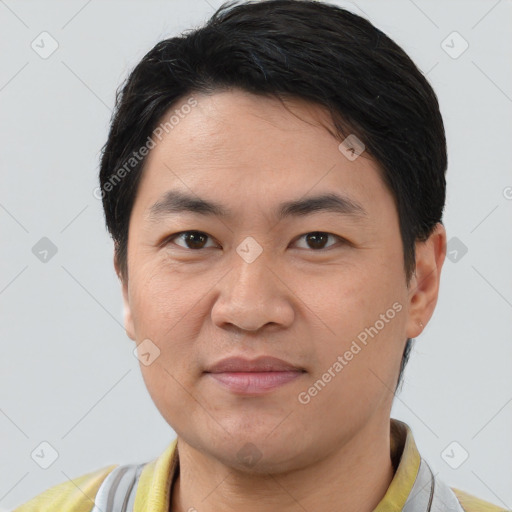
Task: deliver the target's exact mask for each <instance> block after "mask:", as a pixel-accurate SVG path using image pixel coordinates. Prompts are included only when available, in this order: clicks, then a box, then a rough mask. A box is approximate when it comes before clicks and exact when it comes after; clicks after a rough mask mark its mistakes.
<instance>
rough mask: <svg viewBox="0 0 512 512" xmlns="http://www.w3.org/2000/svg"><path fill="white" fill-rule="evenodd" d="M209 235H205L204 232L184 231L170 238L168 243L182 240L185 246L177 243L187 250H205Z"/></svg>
mask: <svg viewBox="0 0 512 512" xmlns="http://www.w3.org/2000/svg"><path fill="white" fill-rule="evenodd" d="M208 238H210V237H209V235H207V234H206V233H203V232H202V231H183V232H181V233H176V234H175V235H173V236H172V237H170V238H169V239H168V240H167V242H166V243H170V242H172V241H173V240H175V239H178V240H181V241H182V242H183V243H184V244H185V246H183V245H180V244H178V243H176V245H179V246H180V247H184V248H185V249H195V250H197V249H204V248H205V247H206V246H205V243H206V241H207V240H208Z"/></svg>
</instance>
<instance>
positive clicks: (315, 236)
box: [298, 231, 346, 250]
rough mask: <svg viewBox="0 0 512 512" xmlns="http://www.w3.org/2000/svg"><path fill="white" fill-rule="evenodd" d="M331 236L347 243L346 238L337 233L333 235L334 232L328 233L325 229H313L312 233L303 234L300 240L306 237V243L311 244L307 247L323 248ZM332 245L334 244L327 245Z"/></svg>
mask: <svg viewBox="0 0 512 512" xmlns="http://www.w3.org/2000/svg"><path fill="white" fill-rule="evenodd" d="M329 237H332V238H334V239H336V240H339V241H341V242H342V243H346V240H344V239H343V238H341V237H339V236H337V235H333V234H332V233H326V232H324V231H312V232H311V233H305V234H304V235H301V236H300V237H299V238H298V240H301V239H303V238H304V239H305V242H306V244H309V247H305V248H306V249H308V248H312V249H315V250H322V249H325V248H326V246H325V244H326V242H327V240H328V239H329ZM332 245H334V244H330V245H329V246H327V247H331V246H332Z"/></svg>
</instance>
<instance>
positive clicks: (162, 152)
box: [17, 0, 502, 512]
mask: <svg viewBox="0 0 512 512" xmlns="http://www.w3.org/2000/svg"><path fill="white" fill-rule="evenodd" d="M446 165H447V158H446V141H445V134H444V127H443V122H442V118H441V115H440V112H439V105H438V102H437V98H436V95H435V93H434V92H433V90H432V88H431V87H430V85H429V84H428V82H427V81H426V80H425V78H424V77H423V75H422V74H421V72H420V71H419V70H418V69H417V68H416V66H415V65H414V63H413V62H412V61H411V60H410V59H409V57H408V56H407V55H406V54H405V53H404V52H403V50H402V49H401V48H399V47H398V46H397V45H396V44H395V43H394V42H393V41H391V40H390V39H389V38H388V37H387V36H386V35H384V34H383V33H382V32H380V31H379V30H378V29H376V28H375V27H374V26H373V25H371V24H370V23H369V22H368V21H367V20H365V19H363V18H361V17H358V16H356V15H354V14H352V13H350V12H348V11H346V10H343V9H341V8H338V7H335V6H333V5H329V4H324V3H320V2H311V1H302V0H269V1H264V2H257V3H243V4H239V5H238V4H233V5H227V6H223V7H222V8H221V9H219V11H217V13H216V14H215V15H214V16H213V17H212V19H211V20H209V22H208V23H207V24H206V25H205V26H204V27H202V28H200V29H198V30H195V31H193V32H190V33H188V34H187V35H184V36H181V37H175V38H172V39H169V40H165V41H161V42H160V43H158V44H157V45H156V46H155V47H154V48H153V49H152V50H151V51H150V52H149V53H148V54H147V55H146V56H145V57H144V58H143V59H142V61H141V62H140V63H139V64H138V66H137V67H136V68H135V69H134V71H133V72H132V73H131V75H130V76H129V78H128V80H127V82H126V83H125V84H124V87H123V90H122V94H120V95H119V96H118V99H117V105H116V113H115V116H114V119H113V122H112V126H111V130H110V134H109V138H108V141H107V143H106V145H105V147H104V148H103V155H102V160H101V169H100V187H99V189H98V191H97V192H98V194H100V195H101V197H102V198H103V206H104V209H105V215H106V222H107V227H108V229H109V231H110V233H111V234H112V236H113V239H114V242H115V258H114V264H115V268H116V271H117V274H118V276H119V278H120V280H121V284H122V292H123V298H124V304H125V326H126V332H127V334H128V336H129V337H130V338H131V339H132V340H134V341H135V342H136V343H137V346H138V353H139V358H140V360H141V363H142V364H141V371H142V374H143V377H144V381H145V383H146V386H147V388H148V390H149V392H150V395H151V397H152V399H153V400H154V402H155V405H156V406H157V408H158V409H159V411H160V412H161V414H162V416H163V417H164V418H165V420H166V421H167V422H168V423H169V425H170V426H171V427H172V429H173V430H174V431H175V432H176V434H177V439H176V440H175V441H173V442H172V443H171V444H170V445H169V446H168V448H167V449H166V451H165V452H164V453H163V454H162V455H161V456H160V457H159V458H158V459H156V460H154V461H151V462H149V463H147V464H138V465H137V464H132V465H126V466H117V465H112V466H109V467H107V468H102V469H100V470H98V471H96V472H93V473H89V474H87V475H83V476H82V477H80V478H78V479H76V480H74V481H73V482H66V483H63V484H60V485H58V486H56V487H54V488H52V489H49V490H48V491H46V492H45V493H43V494H41V495H40V496H38V497H36V498H34V499H33V500H32V501H30V502H28V503H27V504H25V505H23V506H21V507H20V508H18V509H17V511H19V512H28V511H32V510H34V511H35V510H39V511H41V510H45V511H46V510H48V511H49V510H59V511H66V510H69V511H71V510H73V511H84V512H85V511H91V510H93V511H94V512H97V511H101V512H106V511H132V510H133V511H135V512H142V511H148V512H149V511H155V512H156V511H158V512H164V511H169V510H172V511H173V512H185V511H189V512H191V511H199V512H203V511H204V512H213V511H215V512H218V511H231V510H244V512H245V511H247V512H251V511H280V512H288V511H295V510H302V511H320V510H322V511H339V510H343V511H344V512H356V511H357V512H366V511H368V512H370V511H378V512H384V511H395V510H405V511H408V512H409V511H411V512H412V511H414V512H416V511H421V512H423V511H429V510H432V511H498V510H502V509H500V508H499V507H497V506H494V505H492V504H490V503H487V502H484V501H482V500H479V499H478V498H475V497H474V496H472V495H471V494H468V493H467V492H463V491H461V490H458V489H451V488H450V487H448V486H447V485H446V484H445V483H443V482H442V481H440V480H439V479H438V478H437V477H434V476H433V472H432V470H431V469H430V467H429V465H428V464H427V462H426V461H425V460H424V459H422V458H421V456H420V455H419V452H418V450H417V448H416V446H415V443H414V440H413V437H412V433H411V431H410V429H409V427H408V426H407V425H405V424H404V423H402V422H400V421H397V420H394V419H390V411H391V405H392V401H393V397H394V393H393V392H394V390H395V389H396V388H397V387H398V384H399V383H400V378H401V374H402V371H403V368H404V366H405V364H406V362H407V357H408V354H409V350H410V345H411V342H412V340H413V339H414V338H415V337H417V336H418V335H419V334H420V333H421V331H422V329H423V328H424V326H425V325H426V324H427V323H428V321H429V319H430V318H431V316H432V314H433V311H434V308H435V305H436V302H437V297H438V291H439V282H440V276H441V269H442V265H443V262H444V258H445V253H446V233H445V229H444V227H443V224H442V212H443V207H444V201H445V171H446ZM77 489H78V490H77Z"/></svg>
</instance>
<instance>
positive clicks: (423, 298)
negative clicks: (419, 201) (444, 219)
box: [407, 223, 446, 338]
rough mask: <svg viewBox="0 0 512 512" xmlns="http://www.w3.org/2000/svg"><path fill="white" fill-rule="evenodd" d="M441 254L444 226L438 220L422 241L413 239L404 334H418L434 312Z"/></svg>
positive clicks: (443, 245)
mask: <svg viewBox="0 0 512 512" xmlns="http://www.w3.org/2000/svg"><path fill="white" fill-rule="evenodd" d="M445 256H446V230H445V228H444V226H443V225H442V224H441V223H438V224H437V225H436V227H435V229H434V231H433V232H432V234H431V235H430V236H429V238H428V239H427V240H426V241H425V242H416V267H415V273H414V275H413V277H412V278H411V282H410V284H409V318H408V323H407V337H408V338H415V337H417V336H419V334H420V333H421V332H422V331H423V329H424V326H425V325H426V324H427V323H428V321H429V320H430V318H431V317H432V314H433V313H434V309H435V307H436V304H437V297H438V295H439V283H440V279H441V269H442V267H443V263H444V259H445Z"/></svg>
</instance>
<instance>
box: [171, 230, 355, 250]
mask: <svg viewBox="0 0 512 512" xmlns="http://www.w3.org/2000/svg"><path fill="white" fill-rule="evenodd" d="M189 233H197V234H200V235H206V236H207V237H208V238H209V239H210V240H212V239H213V237H211V236H210V235H208V234H207V233H205V232H204V231H197V230H194V229H191V230H188V231H180V232H179V233H174V234H173V235H171V236H169V237H168V238H166V239H165V240H164V241H163V243H162V246H166V245H168V244H170V243H172V241H173V240H174V239H176V238H179V237H181V236H183V235H186V234H189ZM312 234H320V235H328V236H331V237H334V238H336V239H337V240H338V241H339V242H341V244H343V245H350V242H349V241H348V240H346V239H344V238H342V237H341V236H338V235H335V234H334V233H328V232H326V231H308V232H307V233H304V234H303V235H300V236H299V237H298V238H297V239H296V240H300V239H301V238H304V237H305V236H307V235H312ZM175 245H177V244H175ZM334 245H336V244H332V245H330V246H328V247H324V248H321V249H310V250H311V251H313V252H321V251H326V250H328V249H330V248H331V247H333V246H334ZM178 247H180V248H181V249H186V250H190V251H196V252H199V251H201V250H204V249H211V247H202V248H200V249H191V248H189V247H182V246H181V245H178Z"/></svg>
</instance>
